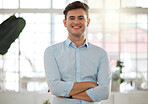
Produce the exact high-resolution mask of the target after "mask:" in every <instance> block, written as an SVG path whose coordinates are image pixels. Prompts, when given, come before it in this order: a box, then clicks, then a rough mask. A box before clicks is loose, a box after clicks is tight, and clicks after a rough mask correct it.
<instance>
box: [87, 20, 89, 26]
mask: <svg viewBox="0 0 148 104" xmlns="http://www.w3.org/2000/svg"><path fill="white" fill-rule="evenodd" d="M89 23H90V19H88V20H87V27H88V26H89Z"/></svg>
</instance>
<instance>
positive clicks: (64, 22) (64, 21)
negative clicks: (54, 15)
mask: <svg viewBox="0 0 148 104" xmlns="http://www.w3.org/2000/svg"><path fill="white" fill-rule="evenodd" d="M63 24H64V26H65V27H67V25H66V20H65V19H64V20H63Z"/></svg>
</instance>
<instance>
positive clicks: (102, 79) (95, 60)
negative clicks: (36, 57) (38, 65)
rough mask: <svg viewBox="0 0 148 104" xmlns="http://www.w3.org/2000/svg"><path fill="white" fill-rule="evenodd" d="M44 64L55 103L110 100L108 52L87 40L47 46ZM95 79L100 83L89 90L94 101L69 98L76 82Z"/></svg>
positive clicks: (75, 103)
mask: <svg viewBox="0 0 148 104" xmlns="http://www.w3.org/2000/svg"><path fill="white" fill-rule="evenodd" d="M44 66H45V75H46V80H47V84H48V86H49V89H50V91H51V93H52V94H53V95H54V98H53V104H92V103H94V102H100V101H101V100H104V99H107V98H108V97H109V94H110V83H111V71H110V62H109V57H108V55H107V52H106V51H105V50H104V49H102V48H100V47H98V46H95V45H93V44H91V43H89V42H87V40H86V41H85V43H84V44H83V45H82V46H80V47H77V46H76V45H75V44H74V43H73V42H72V41H71V40H70V39H69V38H67V40H65V41H64V42H61V43H57V44H55V45H52V46H49V47H47V48H46V50H45V53H44ZM88 81H91V82H94V83H98V86H97V87H95V88H91V89H88V90H86V93H87V95H88V96H89V97H90V98H91V99H92V100H93V101H94V102H88V101H83V100H78V99H68V98H64V97H63V98H59V97H58V96H65V97H67V96H68V95H69V93H70V91H71V89H72V87H73V85H74V82H88Z"/></svg>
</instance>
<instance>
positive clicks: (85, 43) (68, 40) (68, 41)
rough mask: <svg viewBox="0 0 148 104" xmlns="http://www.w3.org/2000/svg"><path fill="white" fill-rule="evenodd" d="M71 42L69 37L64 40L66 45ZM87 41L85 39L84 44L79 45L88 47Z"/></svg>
mask: <svg viewBox="0 0 148 104" xmlns="http://www.w3.org/2000/svg"><path fill="white" fill-rule="evenodd" d="M72 43H73V42H72V41H71V40H70V39H69V38H67V40H66V44H67V46H70V45H71V44H72ZM88 45H89V44H88V41H87V39H86V40H85V42H84V44H83V45H82V46H81V47H83V46H85V47H86V48H88Z"/></svg>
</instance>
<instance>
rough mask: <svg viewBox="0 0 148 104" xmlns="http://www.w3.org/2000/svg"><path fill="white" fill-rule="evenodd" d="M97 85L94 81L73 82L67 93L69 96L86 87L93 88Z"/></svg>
mask: <svg viewBox="0 0 148 104" xmlns="http://www.w3.org/2000/svg"><path fill="white" fill-rule="evenodd" d="M97 86H98V84H97V83H94V82H75V83H74V85H73V88H72V90H71V91H70V93H69V96H72V95H75V94H78V93H80V92H83V91H85V90H87V89H90V88H94V87H97Z"/></svg>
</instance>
